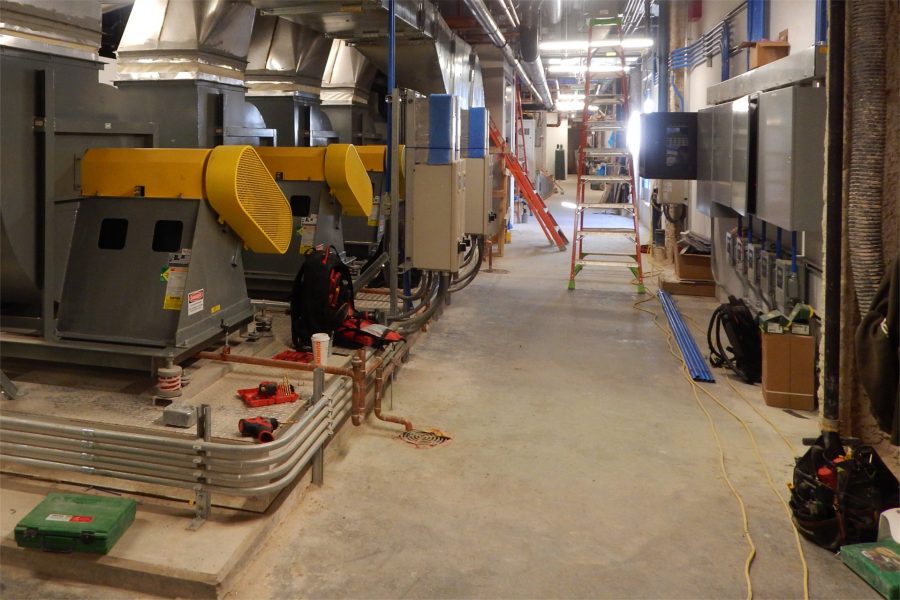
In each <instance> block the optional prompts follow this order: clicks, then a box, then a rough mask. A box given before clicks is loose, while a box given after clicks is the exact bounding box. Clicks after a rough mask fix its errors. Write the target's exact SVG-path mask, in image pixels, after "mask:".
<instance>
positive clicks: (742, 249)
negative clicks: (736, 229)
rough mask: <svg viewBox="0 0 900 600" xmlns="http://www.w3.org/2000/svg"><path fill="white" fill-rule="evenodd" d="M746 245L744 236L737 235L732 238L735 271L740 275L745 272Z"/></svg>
mask: <svg viewBox="0 0 900 600" xmlns="http://www.w3.org/2000/svg"><path fill="white" fill-rule="evenodd" d="M747 245H748V242H747V240H746V239H745V238H742V237H738V238H736V239H735V240H734V262H735V268H736V269H737V272H738V273H740V274H741V275H746V274H747Z"/></svg>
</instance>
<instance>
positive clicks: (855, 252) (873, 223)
mask: <svg viewBox="0 0 900 600" xmlns="http://www.w3.org/2000/svg"><path fill="white" fill-rule="evenodd" d="M884 7H885V4H884V2H881V1H880V0H856V1H854V2H851V3H850V4H849V15H848V18H849V21H850V36H849V37H850V48H849V50H850V66H849V68H848V71H847V72H848V73H849V74H850V187H849V192H848V193H849V209H848V211H849V215H848V219H847V221H848V229H849V230H850V236H849V237H850V268H851V270H852V272H853V284H854V286H855V288H856V301H857V304H858V306H859V312H860V314H861V315H863V314H865V313H866V312H868V310H869V307H870V306H871V304H872V299H873V298H874V297H875V292H876V290H877V289H878V284H879V283H880V281H881V278H882V275H883V274H884V249H883V242H882V233H881V221H882V214H881V195H882V193H883V189H882V185H883V180H884V122H885V91H884V88H885V85H884V82H885V28H886V22H885V14H884Z"/></svg>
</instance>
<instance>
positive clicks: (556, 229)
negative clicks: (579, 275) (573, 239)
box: [490, 119, 569, 252]
mask: <svg viewBox="0 0 900 600" xmlns="http://www.w3.org/2000/svg"><path fill="white" fill-rule="evenodd" d="M490 132H491V143H493V144H494V146H496V147H497V148H499V149H500V153H501V154H502V155H503V160H504V161H505V162H506V168H507V169H508V170H509V172H510V173H512V175H513V178H514V179H515V181H516V186H517V187H518V188H519V190H520V191H521V192H522V197H523V198H525V203H526V204H528V208H529V209H531V212H532V213H533V214H534V216H535V218H536V219H537V222H538V224H539V225H540V226H541V230H542V231H543V232H544V235H545V236H547V239H548V240H549V241H550V243H551V244H553V245H555V246H556V247H557V248H559V251H560V252H564V251H565V250H566V245H567V244H568V243H569V238H567V237H566V234H564V233H563V232H562V229H561V228H560V226H559V223H557V222H556V219H554V218H553V215H551V214H550V211H549V210H547V205H546V204H544V199H543V198H541V196H540V194H538V193H537V191H536V190H535V189H534V185H533V184H532V183H531V180H530V179H529V178H528V175H527V174H526V173H525V171H523V170H522V165H520V164H519V161H518V160H517V159H516V157H515V155H514V154H512V153H511V152H510V150H509V146H507V145H506V142H505V141H504V140H503V135H502V134H501V133H500V130H499V129H497V126H496V125H495V124H494V121H493V119H492V120H491V123H490Z"/></svg>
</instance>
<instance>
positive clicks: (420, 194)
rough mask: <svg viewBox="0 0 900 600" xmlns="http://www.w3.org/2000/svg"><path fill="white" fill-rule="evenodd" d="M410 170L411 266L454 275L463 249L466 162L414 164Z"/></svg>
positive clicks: (457, 269)
mask: <svg viewBox="0 0 900 600" xmlns="http://www.w3.org/2000/svg"><path fill="white" fill-rule="evenodd" d="M412 171H413V172H412V179H413V181H412V186H413V190H412V191H413V196H412V197H413V198H414V199H415V201H414V202H413V203H411V206H410V207H408V209H411V212H412V215H411V216H412V219H411V221H412V244H411V248H410V249H409V250H410V254H411V258H412V266H413V267H415V268H417V269H430V270H433V271H448V272H450V273H456V272H458V271H459V259H460V254H461V253H462V252H463V251H464V250H465V246H464V244H463V233H464V232H463V229H464V225H465V207H466V187H465V186H466V163H465V161H458V160H457V161H453V162H451V163H450V164H447V165H427V164H416V165H413V169H412Z"/></svg>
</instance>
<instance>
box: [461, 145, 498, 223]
mask: <svg viewBox="0 0 900 600" xmlns="http://www.w3.org/2000/svg"><path fill="white" fill-rule="evenodd" d="M465 162H466V210H465V213H466V224H465V232H466V233H468V234H470V235H487V233H488V223H489V222H491V221H493V220H494V219H496V218H497V215H495V214H493V212H492V210H491V209H492V207H493V203H492V202H491V191H492V189H493V187H492V180H491V165H490V163H489V162H488V159H486V158H467V159H466V160H465Z"/></svg>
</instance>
